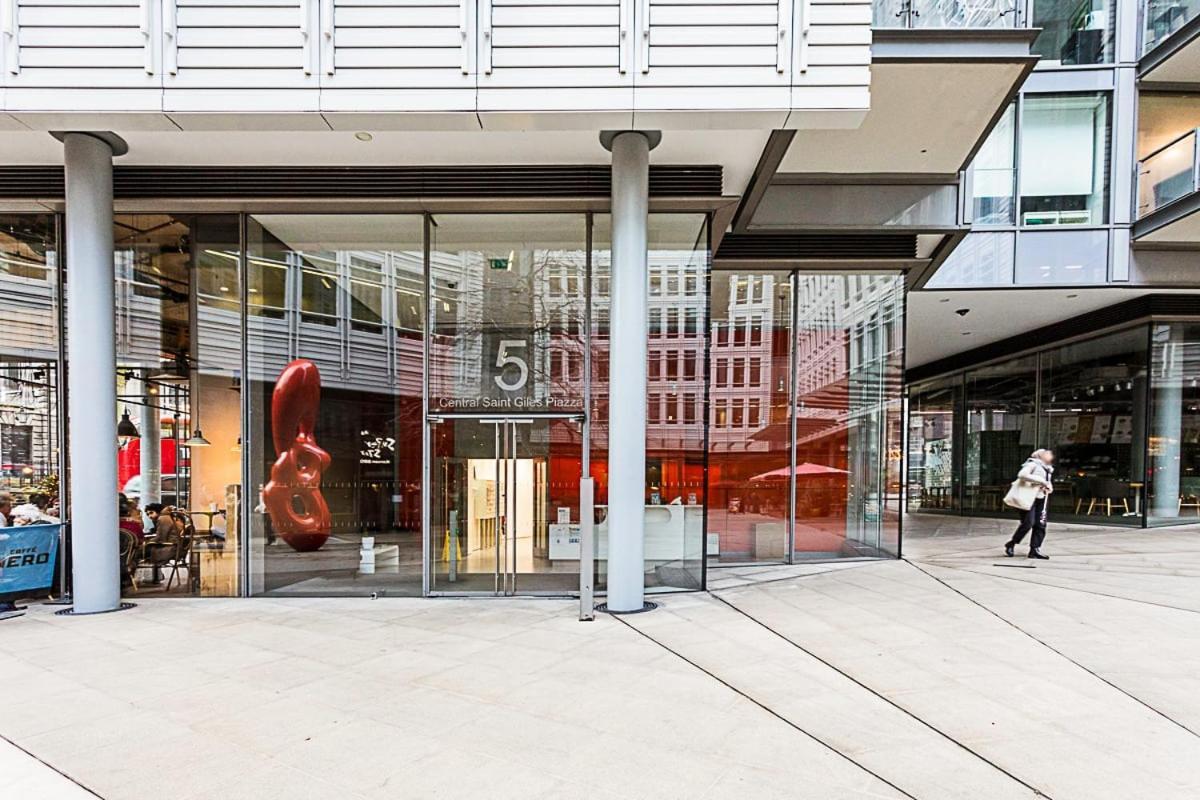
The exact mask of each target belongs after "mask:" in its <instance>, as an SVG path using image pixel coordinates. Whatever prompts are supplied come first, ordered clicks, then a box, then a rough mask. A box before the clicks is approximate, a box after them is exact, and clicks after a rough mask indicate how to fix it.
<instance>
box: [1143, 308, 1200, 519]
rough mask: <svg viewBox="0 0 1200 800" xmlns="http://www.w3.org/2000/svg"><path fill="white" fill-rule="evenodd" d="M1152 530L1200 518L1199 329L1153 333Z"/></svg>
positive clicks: (1166, 328) (1168, 327) (1178, 326)
mask: <svg viewBox="0 0 1200 800" xmlns="http://www.w3.org/2000/svg"><path fill="white" fill-rule="evenodd" d="M1151 342H1152V344H1151V348H1152V349H1151V355H1150V426H1149V428H1150V447H1149V452H1150V469H1149V471H1148V472H1149V484H1150V485H1149V491H1148V492H1147V497H1148V499H1147V501H1146V504H1147V506H1148V508H1147V512H1148V514H1147V517H1148V522H1149V524H1151V525H1170V524H1174V523H1177V522H1195V521H1196V519H1197V518H1200V388H1198V383H1200V325H1197V324H1196V323H1181V322H1173V323H1157V324H1155V325H1153V326H1152V328H1151Z"/></svg>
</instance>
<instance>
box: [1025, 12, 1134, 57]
mask: <svg viewBox="0 0 1200 800" xmlns="http://www.w3.org/2000/svg"><path fill="white" fill-rule="evenodd" d="M1032 7H1033V19H1032V20H1031V24H1030V27H1032V28H1040V29H1041V33H1040V34H1038V38H1037V40H1036V41H1034V43H1033V47H1032V48H1030V50H1031V52H1033V53H1036V54H1037V55H1039V56H1041V57H1042V59H1041V62H1040V64H1041V65H1043V66H1073V65H1087V64H1107V63H1109V62H1111V61H1112V60H1113V51H1114V48H1115V39H1114V36H1113V30H1114V27H1115V26H1114V13H1115V10H1116V3H1115V2H1113V3H1110V2H1107V0H1067V2H1063V0H1033V3H1032Z"/></svg>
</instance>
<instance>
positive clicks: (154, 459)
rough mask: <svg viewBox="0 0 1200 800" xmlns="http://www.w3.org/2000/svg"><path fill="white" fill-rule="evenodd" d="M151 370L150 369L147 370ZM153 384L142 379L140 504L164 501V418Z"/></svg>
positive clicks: (139, 470)
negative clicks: (152, 392) (151, 390)
mask: <svg viewBox="0 0 1200 800" xmlns="http://www.w3.org/2000/svg"><path fill="white" fill-rule="evenodd" d="M147 372H149V370H147ZM152 386H153V384H151V383H150V382H149V381H148V380H144V379H143V381H142V387H143V388H142V395H143V405H142V413H141V420H140V422H139V427H140V428H141V431H139V432H140V433H141V434H142V439H141V441H140V442H138V464H139V469H138V472H139V473H140V474H141V484H142V494H141V497H139V498H138V504H139V505H140V506H141V507H142V508H145V507H146V504H147V503H161V502H162V419H161V416H160V415H161V412H160V411H159V409H158V406H159V403H160V402H161V400H160V397H159V395H157V394H151V393H150V389H151V387H152Z"/></svg>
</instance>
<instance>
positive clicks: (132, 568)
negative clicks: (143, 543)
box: [117, 528, 142, 592]
mask: <svg viewBox="0 0 1200 800" xmlns="http://www.w3.org/2000/svg"><path fill="white" fill-rule="evenodd" d="M117 533H118V536H119V537H120V542H121V578H122V580H121V583H122V584H125V583H128V585H129V586H132V587H133V590H134V591H135V592H136V591H137V589H138V585H137V568H138V563H139V562H140V561H141V560H142V552H141V551H142V548H141V547H139V546H138V538H137V537H136V536H134V535H133V534H132V533H130V532H129V531H127V530H125V529H124V528H121V529H119V530H118V532H117Z"/></svg>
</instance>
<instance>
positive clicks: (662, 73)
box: [635, 0, 791, 86]
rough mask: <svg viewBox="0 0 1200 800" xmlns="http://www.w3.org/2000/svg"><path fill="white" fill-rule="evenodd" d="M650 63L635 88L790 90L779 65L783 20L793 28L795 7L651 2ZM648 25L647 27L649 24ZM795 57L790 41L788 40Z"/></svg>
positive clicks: (730, 1)
mask: <svg viewBox="0 0 1200 800" xmlns="http://www.w3.org/2000/svg"><path fill="white" fill-rule="evenodd" d="M644 8H646V9H647V10H648V13H649V19H648V20H644V21H642V22H641V23H639V35H640V34H641V33H642V32H644V31H647V30H648V31H649V45H648V47H644V48H643V50H642V57H643V58H644V59H648V61H647V63H646V64H645V65H643V68H642V69H641V70H640V73H641V74H639V75H638V76H637V77H636V78H635V84H636V83H642V84H647V85H659V86H663V85H669V86H703V85H714V86H729V85H739V86H786V85H787V83H788V75H789V72H790V70H789V69H788V66H787V59H786V58H785V60H784V62H783V66H784V70H783V71H782V72H781V71H780V70H779V69H778V67H779V60H780V17H781V15H782V16H783V17H784V20H783V24H784V28H785V30H786V28H788V27H790V22H791V19H790V18H791V2H790V1H789V2H781V1H780V0H647V2H645V5H644ZM647 22H648V23H649V24H648V27H647V25H646V23H647ZM785 46H786V47H785V49H786V50H787V51H788V52H790V40H785Z"/></svg>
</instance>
